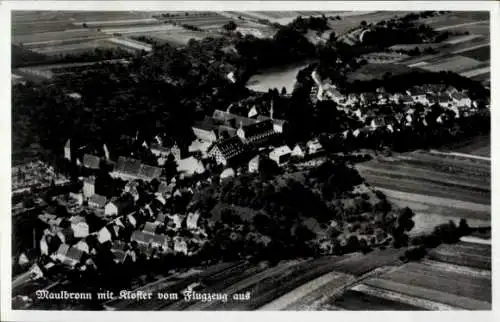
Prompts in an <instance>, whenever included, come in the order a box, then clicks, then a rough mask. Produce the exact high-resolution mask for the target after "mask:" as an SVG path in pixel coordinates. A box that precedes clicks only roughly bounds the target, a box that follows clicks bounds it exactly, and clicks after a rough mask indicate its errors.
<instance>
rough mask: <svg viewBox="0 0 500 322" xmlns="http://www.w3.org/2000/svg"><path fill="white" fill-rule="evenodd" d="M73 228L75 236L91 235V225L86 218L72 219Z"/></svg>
mask: <svg viewBox="0 0 500 322" xmlns="http://www.w3.org/2000/svg"><path fill="white" fill-rule="evenodd" d="M71 229H72V230H73V235H74V236H75V238H85V237H87V236H88V235H89V225H88V224H87V223H86V222H85V220H78V221H72V222H71Z"/></svg>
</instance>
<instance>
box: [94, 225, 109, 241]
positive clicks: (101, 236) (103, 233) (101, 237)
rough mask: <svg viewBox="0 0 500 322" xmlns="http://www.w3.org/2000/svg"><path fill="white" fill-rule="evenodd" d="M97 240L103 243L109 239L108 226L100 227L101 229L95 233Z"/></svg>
mask: <svg viewBox="0 0 500 322" xmlns="http://www.w3.org/2000/svg"><path fill="white" fill-rule="evenodd" d="M97 240H98V241H99V243H101V244H104V243H105V242H107V241H111V233H110V232H109V230H108V228H106V227H102V228H101V230H99V232H98V233H97Z"/></svg>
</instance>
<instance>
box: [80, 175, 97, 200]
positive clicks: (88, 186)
mask: <svg viewBox="0 0 500 322" xmlns="http://www.w3.org/2000/svg"><path fill="white" fill-rule="evenodd" d="M94 194H95V177H94V176H90V177H88V178H85V179H83V196H84V197H85V198H89V197H91V196H92V195H94Z"/></svg>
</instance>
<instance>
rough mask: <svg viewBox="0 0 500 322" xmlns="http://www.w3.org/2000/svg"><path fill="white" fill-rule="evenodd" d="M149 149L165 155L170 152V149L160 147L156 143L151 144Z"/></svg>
mask: <svg viewBox="0 0 500 322" xmlns="http://www.w3.org/2000/svg"><path fill="white" fill-rule="evenodd" d="M149 149H150V150H157V151H160V152H165V153H169V152H170V148H167V147H164V146H161V145H159V144H158V143H151V145H150V146H149Z"/></svg>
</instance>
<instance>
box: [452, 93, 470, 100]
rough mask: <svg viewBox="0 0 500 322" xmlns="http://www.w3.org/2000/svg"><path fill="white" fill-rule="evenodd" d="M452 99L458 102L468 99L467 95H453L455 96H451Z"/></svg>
mask: <svg viewBox="0 0 500 322" xmlns="http://www.w3.org/2000/svg"><path fill="white" fill-rule="evenodd" d="M451 97H452V98H454V99H456V100H462V99H466V98H468V96H467V95H465V94H462V93H453V94H451Z"/></svg>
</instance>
